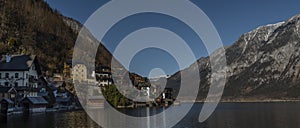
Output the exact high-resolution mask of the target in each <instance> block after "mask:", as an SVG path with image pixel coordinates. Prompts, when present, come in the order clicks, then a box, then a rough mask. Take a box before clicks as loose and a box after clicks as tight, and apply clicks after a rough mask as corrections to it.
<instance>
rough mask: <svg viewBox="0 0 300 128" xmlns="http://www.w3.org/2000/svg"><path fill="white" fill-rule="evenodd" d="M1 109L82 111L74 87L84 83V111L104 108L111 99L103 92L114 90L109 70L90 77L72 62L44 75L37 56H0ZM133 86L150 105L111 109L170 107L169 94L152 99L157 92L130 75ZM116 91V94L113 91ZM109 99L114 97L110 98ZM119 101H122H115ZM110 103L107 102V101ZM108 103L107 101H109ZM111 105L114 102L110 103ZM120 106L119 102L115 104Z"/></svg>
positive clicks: (129, 103) (130, 103) (143, 79)
mask: <svg viewBox="0 0 300 128" xmlns="http://www.w3.org/2000/svg"><path fill="white" fill-rule="evenodd" d="M0 57H1V58H0V60H1V61H0V103H1V105H0V107H1V113H36V112H55V111H65V110H76V109H81V105H80V103H79V101H78V98H77V96H76V91H75V89H74V86H73V83H78V82H79V83H86V84H85V85H84V86H88V85H92V86H93V87H94V88H92V89H90V90H89V92H87V95H88V96H89V97H88V101H87V102H86V104H84V105H86V106H87V107H94V108H95V107H96V108H97V107H100V108H102V107H104V101H105V98H109V97H108V96H109V95H111V94H109V93H105V95H104V97H105V98H104V97H103V96H102V95H100V94H102V92H103V91H105V90H107V89H108V88H110V87H114V81H113V79H112V73H111V69H110V68H109V67H106V66H101V67H97V68H96V70H95V71H93V72H92V73H91V74H89V73H88V71H87V67H86V66H85V65H84V64H76V65H74V67H73V68H72V63H71V61H68V62H65V63H64V70H63V74H59V73H54V74H53V75H52V76H49V75H47V71H42V68H41V66H40V61H39V59H38V56H36V55H9V54H7V55H2V56H0ZM130 78H131V80H132V84H133V85H134V87H136V88H137V89H139V90H142V94H140V95H142V96H148V97H151V96H152V97H151V98H152V100H153V102H151V103H137V102H133V101H130V100H127V102H126V103H124V104H122V105H123V106H120V105H119V104H115V105H113V106H114V107H128V106H130V107H139V106H146V105H149V106H153V105H155V106H158V105H161V104H162V102H163V101H162V100H163V99H169V100H168V101H167V100H166V103H163V105H168V104H170V103H169V102H170V101H173V96H172V90H170V89H169V90H165V92H163V93H162V94H161V96H160V97H158V98H156V99H155V97H153V95H154V93H156V89H155V88H154V85H153V87H151V84H150V82H149V79H148V78H146V77H141V76H139V75H137V74H135V73H130ZM116 91H117V90H116ZM110 97H115V96H114V95H111V96H110ZM114 99H115V98H114ZM118 100H121V99H118ZM108 101H109V99H108ZM109 102H110V101H109ZM111 102H113V101H111ZM118 102H119V101H118Z"/></svg>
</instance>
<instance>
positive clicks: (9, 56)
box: [5, 54, 11, 63]
mask: <svg viewBox="0 0 300 128" xmlns="http://www.w3.org/2000/svg"><path fill="white" fill-rule="evenodd" d="M5 60H6V63H9V62H10V61H11V55H9V54H7V55H6V56H5Z"/></svg>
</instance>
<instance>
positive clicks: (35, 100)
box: [23, 97, 48, 104]
mask: <svg viewBox="0 0 300 128" xmlns="http://www.w3.org/2000/svg"><path fill="white" fill-rule="evenodd" d="M25 99H28V100H29V101H30V102H31V103H32V104H48V102H47V101H46V100H45V99H44V98H43V97H25ZM25 99H23V100H25Z"/></svg>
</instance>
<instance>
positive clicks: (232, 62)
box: [168, 15, 300, 100]
mask: <svg viewBox="0 0 300 128" xmlns="http://www.w3.org/2000/svg"><path fill="white" fill-rule="evenodd" d="M225 49H226V58H227V65H228V70H227V83H226V86H225V91H224V94H223V99H249V100H251V99H265V100H266V99H293V98H300V75H299V73H300V72H299V71H300V56H299V55H300V15H296V16H294V17H292V18H290V19H289V20H287V21H285V22H280V23H277V24H270V25H266V26H261V27H258V28H257V29H254V30H253V31H251V32H248V33H245V34H243V35H242V36H241V37H240V38H239V39H238V40H237V41H236V42H235V43H234V44H233V45H232V46H230V47H227V48H225ZM214 54H216V53H214ZM196 63H197V65H198V67H199V72H200V78H201V83H200V91H199V96H198V98H199V99H203V98H205V97H206V94H207V92H208V89H209V85H210V83H209V81H210V78H211V69H210V63H209V58H208V57H205V58H201V59H199V60H198V61H197V62H196ZM192 68H193V66H191V67H189V68H187V69H185V70H183V71H187V72H188V71H190V70H193V69H192ZM191 75H192V74H191ZM179 83H180V72H177V73H176V74H174V75H172V76H171V77H170V78H169V79H168V86H170V87H173V88H176V89H179ZM184 86H188V85H182V87H184Z"/></svg>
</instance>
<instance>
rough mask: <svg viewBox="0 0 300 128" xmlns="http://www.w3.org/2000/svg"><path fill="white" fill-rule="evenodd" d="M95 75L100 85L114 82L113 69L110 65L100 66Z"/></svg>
mask: <svg viewBox="0 0 300 128" xmlns="http://www.w3.org/2000/svg"><path fill="white" fill-rule="evenodd" d="M95 76H96V80H97V82H98V84H99V86H101V87H104V86H108V85H112V84H114V82H113V79H112V74H111V69H110V68H109V67H104V66H101V67H98V68H97V69H96V72H95Z"/></svg>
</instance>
